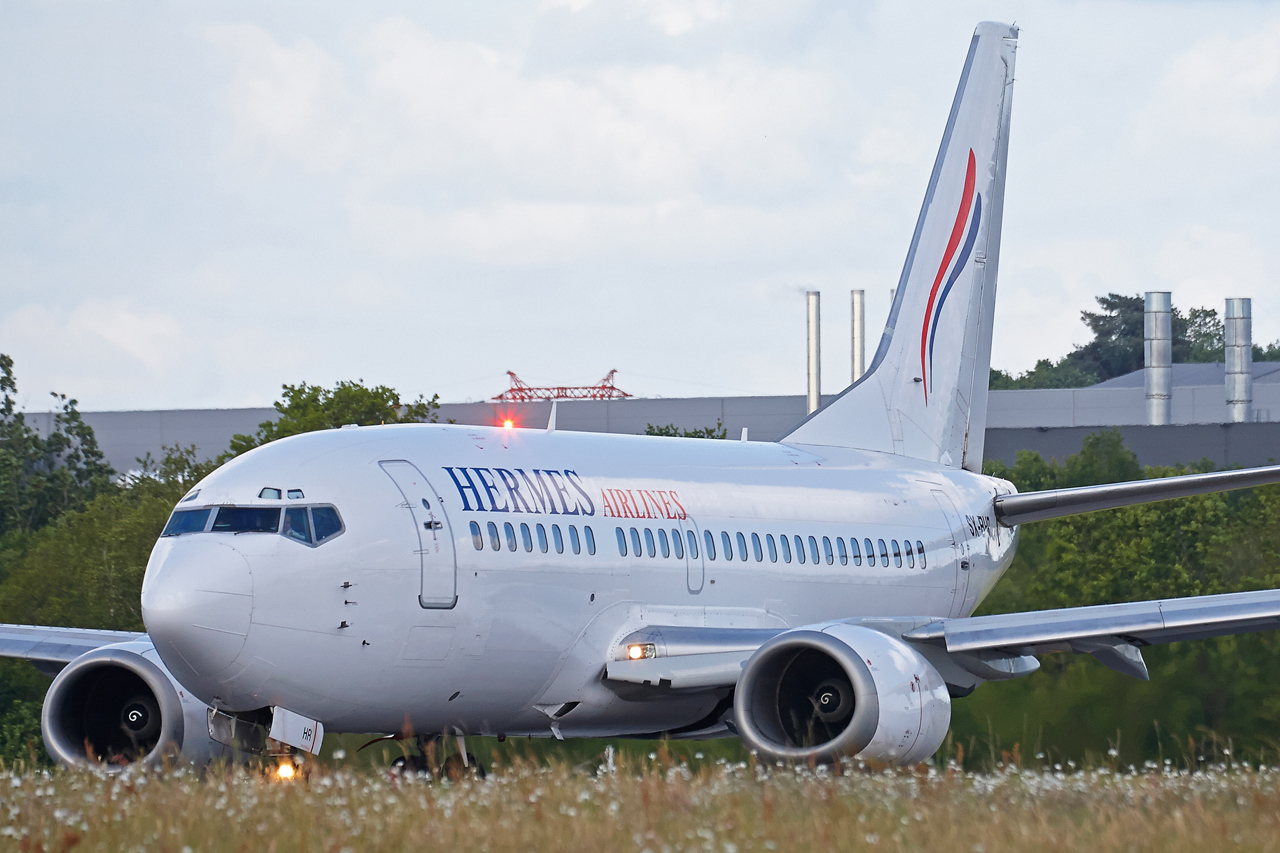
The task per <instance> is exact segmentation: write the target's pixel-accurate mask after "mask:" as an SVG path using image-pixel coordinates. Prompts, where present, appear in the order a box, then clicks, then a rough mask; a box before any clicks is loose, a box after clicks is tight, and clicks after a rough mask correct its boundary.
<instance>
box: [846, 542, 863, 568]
mask: <svg viewBox="0 0 1280 853" xmlns="http://www.w3.org/2000/svg"><path fill="white" fill-rule="evenodd" d="M849 557H850V559H852V560H853V564H854V565H855V566H861V565H862V551H860V550H858V537H856V536H850V537H849Z"/></svg>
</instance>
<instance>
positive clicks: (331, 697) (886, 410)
mask: <svg viewBox="0 0 1280 853" xmlns="http://www.w3.org/2000/svg"><path fill="white" fill-rule="evenodd" d="M1017 35H1018V31H1017V29H1016V28H1014V27H1011V26H1008V25H1005V24H995V23H984V24H981V25H979V26H978V28H977V30H976V31H975V32H974V35H973V39H972V41H971V43H970V45H969V51H968V56H967V57H966V59H965V63H964V71H963V73H962V74H961V77H960V85H959V88H958V90H957V91H956V96H955V101H954V103H953V105H952V108H951V113H950V116H949V117H948V119H947V125H946V131H945V133H944V135H943V138H942V146H941V148H940V150H939V152H938V157H937V161H936V163H935V165H934V168H933V173H932V176H931V177H930V180H929V186H928V190H927V192H926V194H925V199H924V206H923V208H922V209H921V212H920V217H919V220H918V222H917V224H916V229H915V234H914V236H913V238H912V240H911V245H910V249H909V251H908V253H907V260H906V265H905V267H904V268H903V272H902V276H901V279H900V280H899V283H898V288H897V294H896V297H895V300H894V303H893V307H892V311H891V313H890V315H889V321H888V324H887V327H886V329H885V331H884V335H883V338H882V339H881V342H880V346H879V349H878V351H877V352H876V355H875V358H874V360H873V362H872V364H871V367H870V369H869V370H868V372H867V374H866V375H865V376H864V377H863V378H862V379H861V380H859V381H858V382H857V383H855V384H854V385H852V386H851V387H849V388H848V389H846V390H845V391H844V393H842V394H841V395H840V396H839V397H837V398H836V399H834V400H833V401H831V402H830V403H828V404H827V405H826V406H825V407H823V408H822V409H821V410H819V411H818V412H816V413H815V414H813V415H811V416H810V417H809V418H808V419H807V420H805V421H804V422H802V423H801V424H799V425H798V426H797V427H796V428H795V429H794V430H792V432H791V433H790V434H788V435H787V436H786V437H785V438H783V439H782V440H781V441H779V442H768V443H766V442H731V441H705V440H694V439H675V438H655V437H645V436H623V435H597V434H587V433H566V432H557V431H555V430H554V429H553V428H552V427H553V426H554V425H552V427H549V428H548V429H547V430H545V431H544V430H529V429H510V428H488V427H471V426H444V425H428V424H404V425H389V426H377V427H361V428H344V429H338V430H330V431H324V432H313V433H309V434H306V435H299V436H294V437H292V438H286V439H283V440H280V441H276V442H272V443H270V444H267V445H265V446H263V447H260V448H258V449H256V450H253V451H251V452H249V453H246V454H244V455H243V456H241V457H239V458H237V459H235V460H233V461H231V462H229V463H227V464H226V465H224V466H222V467H221V468H219V469H218V470H217V471H215V472H213V473H212V474H210V475H209V476H208V477H206V478H205V479H204V480H202V481H201V482H200V483H199V484H197V486H196V487H195V488H193V489H192V490H191V492H190V493H189V494H188V495H186V496H185V497H184V498H183V499H182V500H181V502H180V503H179V504H178V505H177V507H176V509H175V510H174V512H173V515H172V517H171V518H170V520H169V522H168V525H167V527H166V528H165V530H164V533H163V535H162V536H161V537H160V539H159V541H157V542H156V545H155V549H154V551H153V552H152V555H151V560H150V563H149V564H148V566H147V571H146V577H145V580H144V581H143V587H142V612H143V617H144V620H145V623H146V626H147V633H146V634H124V633H118V632H107V631H83V630H71V629H58V628H38V627H31V626H14V625H9V626H0V654H2V655H6V656H10V657H18V658H27V659H30V660H32V661H33V662H35V663H36V665H37V666H39V667H40V668H41V669H42V670H43V671H45V672H48V673H50V674H53V673H56V678H54V680H53V684H52V685H51V687H50V689H49V692H48V696H47V698H46V700H45V706H44V711H43V719H42V723H43V734H44V740H45V745H46V747H47V749H48V751H49V753H50V755H51V756H52V757H53V758H54V759H56V760H57V761H59V762H61V763H64V764H69V765H71V764H79V763H84V762H107V763H122V762H123V763H127V762H130V761H141V762H146V763H149V764H153V763H157V762H160V761H161V760H163V759H164V758H165V757H166V756H169V757H173V756H174V755H175V754H176V756H177V757H179V758H181V759H182V760H186V761H192V762H197V763H198V762H204V761H208V760H209V759H211V758H214V757H219V756H222V757H227V758H236V757H242V756H244V755H246V754H247V753H249V752H252V751H254V750H260V749H262V748H263V747H264V745H265V744H266V742H267V737H268V735H269V736H270V737H271V738H274V739H275V740H276V741H278V742H281V743H284V744H287V745H289V746H291V747H293V748H296V749H300V750H306V751H310V752H316V751H318V749H319V746H320V742H321V740H322V739H323V735H324V732H326V731H327V732H385V733H391V734H396V733H405V732H417V733H447V734H448V735H450V736H456V737H458V738H460V739H461V738H464V737H465V736H467V735H497V736H502V735H533V736H543V737H557V738H560V737H578V736H583V737H586V736H590V737H643V736H652V735H659V734H663V735H668V736H670V737H681V738H709V737H722V736H727V735H730V734H736V735H737V736H738V737H740V738H741V739H742V740H743V742H744V743H745V744H746V746H747V747H748V748H749V749H751V750H753V751H755V752H757V753H758V754H760V755H761V756H763V757H767V758H769V759H771V760H784V761H831V760H835V759H837V758H839V757H842V756H859V757H862V758H870V759H878V760H881V761H885V762H891V763H898V764H910V763H914V762H919V761H922V760H924V759H927V758H928V757H929V756H930V755H931V754H932V753H933V752H934V751H935V750H936V749H937V748H938V746H939V745H940V744H941V743H942V741H943V739H944V738H945V736H946V733H947V729H948V725H949V722H950V714H951V700H952V698H953V697H960V696H964V695H967V694H968V693H969V692H971V691H972V690H973V689H974V688H975V687H977V686H979V685H981V684H982V683H984V682H986V681H1000V680H1004V679H1009V678H1015V677H1018V676H1022V675H1025V674H1027V673H1030V672H1032V671H1034V670H1035V669H1036V668H1037V667H1038V666H1039V661H1038V659H1037V655H1040V654H1044V653H1046V652H1061V651H1070V652H1083V653H1088V654H1091V655H1093V656H1094V657H1095V658H1096V659H1097V660H1099V661H1100V662H1102V663H1103V664H1104V665H1106V666H1108V667H1111V668H1112V669H1115V670H1118V671H1120V672H1124V673H1128V674H1130V675H1134V676H1137V677H1140V678H1146V677H1147V671H1146V667H1145V665H1144V663H1143V659H1142V652H1141V649H1142V647H1143V646H1145V645H1148V644H1152V643H1165V642H1171V641H1175V640H1186V639H1195V638H1201V637H1209V636H1217V635H1223V634H1232V633H1239V632H1245V631H1254V630H1261V629H1270V628H1275V627H1280V591H1274V590H1266V591H1261V592H1250V593H1240V594H1231V595H1217V596H1202V597H1196V598H1183V599H1172V600H1164V601H1146V602H1134V603H1126V604H1114V605H1104V606H1095V607H1079V608H1070V609H1065V610H1055V611H1047V612H1028V613H1012V614H1004V615H997V616H980V617H972V616H970V615H969V614H971V613H972V612H973V610H974V609H975V608H976V607H977V605H978V604H979V603H980V602H981V601H982V599H983V597H984V596H985V595H986V594H987V593H988V592H990V590H991V588H992V586H993V585H994V584H995V583H996V582H997V580H999V578H1000V576H1001V574H1002V573H1003V572H1004V571H1005V569H1006V568H1007V567H1008V566H1009V563H1010V561H1011V560H1012V558H1013V554H1014V549H1015V547H1016V545H1017V536H1018V525H1019V524H1022V523H1026V522H1032V521H1036V520H1040V519H1047V518H1054V517H1059V516H1064V515H1070V514H1073V513H1081V512H1090V511H1094V510H1098V509H1104V508H1108V507H1117V506H1123V505H1127V504H1134V503H1142V502H1146V501H1155V500H1164V499H1167V498H1172V497H1179V496H1185V495H1192V494H1200V493H1204V492H1210V491H1219V490H1225V489H1233V488H1243V487H1248V486H1255V485H1261V484H1265V483H1275V482H1280V467H1272V468H1261V469H1253V470H1245V471H1234V472H1226V473H1215V474H1204V475H1198V476H1188V477H1177V478H1169V479H1163V480H1146V481H1141V482H1135V483H1123V484H1116V485H1106V486H1098V487H1085V488H1078V489H1066V490H1057V491H1049V492H1039V493H1033V494H1022V495H1019V494H1015V490H1014V488H1013V486H1012V484H1010V483H1008V482H1006V481H1004V480H1000V479H996V478H992V477H987V476H983V475H982V473H981V463H982V445H983V433H984V427H985V419H986V409H987V376H988V368H989V364H990V351H991V327H992V317H993V313H994V307H995V292H996V266H997V261H998V258H999V247H1000V222H1001V209H1002V205H1003V199H1004V176H1005V162H1006V152H1007V149H1008V140H1009V117H1010V108H1011V98H1012V91H1013V66H1014V54H1015V50H1016V46H1017ZM460 756H461V757H462V758H463V760H465V761H469V759H468V758H467V756H466V749H465V744H464V745H462V747H461V753H460Z"/></svg>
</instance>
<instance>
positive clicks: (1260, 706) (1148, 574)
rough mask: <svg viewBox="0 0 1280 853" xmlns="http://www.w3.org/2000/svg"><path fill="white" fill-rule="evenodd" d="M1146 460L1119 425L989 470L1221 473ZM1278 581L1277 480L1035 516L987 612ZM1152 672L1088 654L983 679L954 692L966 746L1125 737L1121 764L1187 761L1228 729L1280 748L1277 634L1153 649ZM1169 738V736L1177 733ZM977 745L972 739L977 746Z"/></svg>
mask: <svg viewBox="0 0 1280 853" xmlns="http://www.w3.org/2000/svg"><path fill="white" fill-rule="evenodd" d="M1211 469H1212V465H1210V464H1209V463H1208V462H1207V461H1203V460H1202V461H1201V462H1200V463H1197V464H1195V465H1192V466H1189V467H1187V466H1183V467H1177V468H1148V469H1146V470H1145V471H1143V470H1141V469H1140V468H1139V467H1138V463H1137V459H1136V457H1134V456H1133V454H1132V453H1130V452H1129V451H1128V449H1127V448H1125V447H1124V446H1123V443H1122V442H1121V440H1120V435H1119V432H1118V431H1115V430H1111V431H1107V432H1104V433H1100V434H1098V435H1094V436H1090V438H1089V439H1088V440H1087V441H1086V442H1085V444H1084V446H1083V447H1082V449H1081V452H1080V453H1079V454H1075V455H1073V456H1071V457H1068V458H1067V459H1066V460H1065V461H1063V462H1058V461H1056V460H1050V461H1046V460H1044V459H1043V458H1041V457H1040V456H1039V455H1038V454H1034V453H1021V454H1019V455H1018V459H1017V462H1016V463H1015V464H1014V465H1012V466H1007V465H1003V464H1001V463H999V462H995V463H988V466H987V470H988V472H989V473H992V474H996V475H998V476H1002V477H1005V478H1007V479H1010V480H1012V481H1013V482H1014V483H1015V484H1016V485H1017V486H1018V488H1019V489H1020V490H1023V491H1029V490H1037V489H1045V488H1065V487H1071V486H1078V485H1087V484H1089V483H1101V482H1114V481H1119V480H1131V479H1138V478H1140V477H1142V476H1147V477H1161V476H1171V475H1175V474H1185V473H1193V472H1196V471H1203V470H1211ZM1277 585H1280V489H1277V488H1276V487H1267V488H1263V489H1254V490H1243V491H1237V492H1226V493H1220V494H1213V495H1200V496H1196V497H1191V498H1182V499H1179V500H1173V501H1164V502H1160V503H1154V504H1145V505H1141V506H1135V507H1127V508H1123V509H1118V510H1107V511H1103V512H1097V513H1089V514H1085V515H1079V516H1071V517H1068V518H1061V519H1054V520H1052V521H1044V522H1035V523H1032V524H1025V525H1022V527H1021V528H1020V530H1019V546H1018V552H1017V555H1016V557H1015V558H1014V560H1013V563H1012V565H1011V566H1010V568H1009V571H1008V573H1007V574H1006V576H1005V578H1004V579H1002V580H1001V581H1000V583H999V584H997V586H996V588H995V590H994V591H993V593H992V594H991V596H990V597H989V598H988V599H987V600H986V601H985V602H984V603H983V605H982V607H981V609H980V611H979V613H980V614H981V613H999V612H1008V611H1013V610H1041V609H1048V608H1055V607H1075V606H1080V605H1089V604H1106V603H1112V602H1120V601H1134V600H1145V599H1153V598H1164V597H1171V596H1182V595H1201V594H1212V593H1218V592H1231V591H1237V590H1245V589H1264V588H1274V587H1276V586H1277ZM1143 654H1144V656H1145V658H1146V660H1147V666H1148V669H1149V670H1150V672H1151V681H1150V682H1142V681H1138V680H1135V679H1132V678H1129V677H1127V676H1122V675H1119V674H1117V673H1114V672H1112V671H1110V670H1108V669H1106V668H1104V667H1103V666H1102V665H1101V664H1099V663H1098V662H1097V661H1094V660H1092V659H1091V658H1089V657H1088V656H1087V655H1071V654H1062V655H1054V654H1049V655H1044V656H1042V657H1041V669H1040V670H1039V671H1038V672H1036V673H1034V674H1033V675H1031V676H1029V677H1027V678H1023V679H1018V680H1016V681H1013V682H1009V683H1005V684H991V685H987V686H984V687H982V688H981V689H980V690H978V691H977V692H976V693H974V694H973V695H972V696H970V697H968V698H966V699H963V700H960V701H957V702H956V703H955V705H954V708H953V717H952V732H953V735H954V737H955V738H956V739H958V740H959V741H960V742H962V743H966V744H969V743H979V744H985V743H992V744H993V746H996V747H997V748H998V747H1003V748H1008V747H1011V746H1012V745H1013V744H1014V743H1015V742H1017V743H1020V744H1021V745H1022V750H1023V754H1027V753H1030V752H1032V751H1033V750H1037V749H1044V750H1047V751H1048V752H1049V753H1050V754H1052V755H1055V756H1061V757H1073V758H1081V757H1084V756H1086V755H1087V754H1088V753H1090V752H1093V753H1094V754H1095V755H1100V754H1101V753H1102V751H1103V750H1104V749H1106V747H1107V744H1108V743H1109V742H1112V743H1114V742H1115V741H1116V740H1117V738H1118V739H1119V742H1120V743H1119V746H1118V749H1119V750H1120V753H1121V755H1122V757H1123V758H1124V760H1126V761H1140V760H1142V759H1145V758H1155V757H1157V756H1159V755H1161V754H1162V753H1163V754H1165V755H1172V756H1173V757H1174V758H1176V759H1179V760H1180V761H1181V760H1183V759H1184V757H1185V756H1184V754H1185V753H1187V752H1188V750H1189V749H1190V748H1189V747H1188V746H1187V737H1188V736H1192V737H1194V738H1196V739H1197V740H1203V739H1204V738H1206V737H1212V736H1215V735H1221V736H1223V737H1231V738H1233V739H1234V740H1235V742H1236V744H1237V746H1238V747H1239V748H1241V749H1244V750H1246V751H1248V750H1252V751H1253V754H1255V755H1256V754H1258V750H1262V749H1274V743H1273V741H1272V738H1273V735H1272V732H1274V730H1275V727H1276V725H1277V724H1280V691H1277V690H1276V688H1275V686H1274V685H1276V684H1277V683H1280V635H1277V634H1276V633H1275V632H1263V633H1259V634H1256V635H1247V636H1238V637H1223V638H1216V639H1209V640H1201V641H1193V642H1184V643H1175V644H1171V645H1168V646H1153V647H1149V648H1147V649H1144V650H1143ZM1171 735H1172V736H1171ZM966 748H968V747H966Z"/></svg>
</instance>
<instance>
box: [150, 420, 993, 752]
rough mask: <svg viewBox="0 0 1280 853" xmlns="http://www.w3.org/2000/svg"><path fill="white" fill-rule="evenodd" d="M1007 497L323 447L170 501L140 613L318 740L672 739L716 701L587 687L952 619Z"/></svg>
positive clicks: (451, 448) (679, 449) (279, 452)
mask: <svg viewBox="0 0 1280 853" xmlns="http://www.w3.org/2000/svg"><path fill="white" fill-rule="evenodd" d="M997 491H1003V492H1008V491H1012V487H1011V486H1010V485H1009V484H1008V483H1006V482H1005V481H1002V480H996V479H993V478H990V477H985V476H982V475H977V474H973V473H970V472H967V471H963V470H957V469H955V468H949V467H945V466H941V465H934V464H931V463H926V462H920V461H919V460H913V459H908V458H905V457H900V456H894V455H890V454H884V453H872V452H864V451H858V450H850V449H845V448H834V447H796V446H790V445H785V444H777V443H764V442H732V441H706V440H699V439H672V438H654V437H646V436H618V435H592V434H584V433H560V432H550V433H548V432H545V431H542V430H524V429H501V428H488V427H464V426H443V425H440V426H436V425H391V426H383V427H365V428H358V429H351V428H348V429H341V430H330V431H325V432H319V433H310V434H306V435H301V436H296V437H293V438H289V439H285V440H282V441H279V442H275V443H272V444H269V445H266V446H264V447H262V448H259V449H257V450H254V451H252V452H251V453H248V454H246V455H245V456H243V457H241V458H239V459H236V460H234V461H233V462H231V463H229V464H228V465H226V466H224V467H223V468H221V469H219V470H218V471H216V472H214V473H213V474H211V475H210V476H209V477H208V478H206V479H205V480H204V481H203V482H202V483H201V484H200V486H199V492H198V493H197V494H195V496H194V498H191V499H188V500H184V502H183V503H180V504H179V506H178V508H177V509H178V511H192V510H201V509H206V508H207V509H210V515H209V517H208V521H207V522H206V523H205V525H204V529H203V530H201V531H199V532H191V533H183V534H181V535H172V536H165V537H162V538H161V539H160V540H159V541H158V542H157V544H156V546H155V550H154V552H153V554H152V557H151V561H150V563H149V565H148V568H147V573H146V578H145V581H144V585H143V593H142V604H143V613H144V618H145V620H146V623H147V627H148V630H149V633H150V635H151V638H152V640H153V641H154V642H155V645H156V648H157V650H158V651H159V652H160V654H161V656H162V658H163V659H164V661H165V663H166V665H167V666H168V667H169V669H170V670H171V671H172V672H173V673H174V675H175V676H176V677H177V678H178V679H179V680H180V681H181V682H182V684H183V685H184V686H186V687H187V688H188V689H190V690H191V691H192V692H193V693H194V694H195V695H196V696H198V697H199V698H200V699H202V700H203V701H205V702H207V703H209V704H210V705H213V706H215V707H219V708H223V709H226V710H231V711H247V710H251V709H255V708H260V707H264V706H268V705H273V706H281V707H285V708H289V709H290V710H292V711H295V712H297V713H299V714H303V715H306V716H308V717H311V718H314V719H317V720H321V721H322V722H323V723H324V724H325V726H326V728H327V730H329V731H387V732H400V731H403V730H405V729H406V728H411V729H412V730H413V731H416V732H432V731H442V730H446V729H448V730H451V731H452V730H455V729H456V730H458V731H462V732H467V733H484V734H499V733H505V734H512V735H514V734H526V733H528V734H535V735H546V734H548V733H549V732H550V731H552V728H551V727H552V726H553V725H554V726H555V730H556V731H558V732H559V733H562V734H564V735H566V736H568V735H575V736H591V735H617V734H624V733H649V732H657V731H669V730H673V729H681V728H685V727H689V726H694V725H695V724H697V723H698V721H700V720H704V719H705V718H707V717H708V715H709V714H711V713H712V712H713V711H714V710H715V709H716V706H717V704H718V703H720V702H722V701H723V700H724V695H725V694H727V691H723V692H722V693H720V694H716V693H714V692H712V693H708V692H707V691H701V692H697V693H688V694H682V693H680V692H679V691H665V692H664V691H659V690H647V691H646V690H636V689H625V686H618V685H611V684H608V683H606V682H604V681H602V678H601V676H602V673H603V667H604V664H605V663H606V662H607V661H609V660H612V659H614V657H615V655H616V653H617V645H618V643H619V641H620V640H621V639H622V638H623V637H625V636H626V635H627V634H629V633H630V632H632V631H634V630H636V629H638V628H641V627H644V626H651V625H690V626H705V627H733V628H775V629H781V628H786V627H794V626H799V625H807V624H812V623H816V622H821V621H823V620H827V619H848V618H856V617H877V616H884V617H891V616H904V615H910V616H912V617H921V616H936V617H946V616H958V615H968V614H969V613H971V612H972V610H973V609H974V608H975V607H976V606H977V603H978V602H979V601H980V600H981V599H982V597H983V596H985V595H986V593H987V592H988V591H989V590H990V589H991V587H992V586H993V585H994V583H995V582H996V580H997V579H998V578H999V577H1000V575H1001V574H1002V573H1003V572H1004V570H1005V569H1006V568H1007V567H1008V565H1009V562H1010V561H1011V559H1012V557H1013V553H1014V548H1015V545H1016V531H1011V530H1009V529H1007V528H1001V527H1000V526H999V525H998V524H997V523H996V522H995V519H994V518H993V517H992V500H993V497H994V495H995V494H996V493H997ZM277 494H278V495H280V497H279V498H276V497H275V495H277ZM290 494H292V495H293V497H289V495H290ZM261 495H265V496H266V497H260V496H261ZM321 506H323V507H333V508H335V509H336V510H337V512H338V514H339V515H340V517H341V524H342V528H341V532H340V533H337V534H336V535H331V536H329V538H327V539H325V540H324V541H322V542H320V543H319V544H314V543H313V542H312V541H305V542H304V541H300V540H301V539H302V538H303V535H302V533H301V532H298V530H299V524H298V523H295V524H294V525H293V528H292V529H293V530H294V531H295V535H292V536H291V535H289V534H288V533H286V532H284V531H283V528H284V526H285V525H286V524H287V521H288V518H294V519H302V518H303V517H304V515H302V514H298V513H296V512H295V514H294V515H293V516H287V513H286V518H285V520H282V521H281V522H280V525H281V527H280V528H277V532H252V531H241V532H217V531H216V530H213V529H211V528H212V527H213V526H214V519H215V518H216V517H217V514H218V512H219V509H220V508H222V507H236V508H246V507H247V508H265V509H279V510H281V511H282V512H285V511H287V510H290V509H293V510H295V511H296V510H297V509H298V508H302V507H312V508H315V507H321ZM266 516H270V513H267V514H266ZM313 518H314V519H315V521H314V522H311V523H312V524H314V526H316V527H317V528H318V527H319V526H320V524H321V521H320V516H319V515H318V514H317V515H314V516H313ZM224 526H225V525H224ZM619 531H621V532H620V533H619ZM326 532H331V531H326ZM306 534H307V535H308V536H310V538H311V539H312V540H314V539H315V538H316V534H315V532H313V531H311V530H310V529H308V530H307V531H306ZM620 539H621V540H622V541H621V542H620V541H619V540H620ZM677 539H679V544H678V545H677V544H676V540H677ZM784 542H785V544H784ZM637 546H638V549H637ZM726 546H727V549H726ZM921 546H923V549H922V548H921ZM855 549H856V550H855ZM868 549H869V550H870V551H871V552H872V556H871V558H870V559H869V557H868V553H867V552H868ZM624 550H625V554H624V553H623V551H624ZM922 550H923V553H921V551H922ZM815 555H816V557H817V559H816V560H815V559H814V557H815ZM566 709H568V710H566Z"/></svg>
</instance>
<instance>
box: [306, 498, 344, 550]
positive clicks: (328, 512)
mask: <svg viewBox="0 0 1280 853" xmlns="http://www.w3.org/2000/svg"><path fill="white" fill-rule="evenodd" d="M311 520H312V521H313V522H314V523H315V528H316V544H317V545H318V544H320V543H321V542H323V541H325V540H326V539H330V538H332V537H334V536H337V535H338V534H339V533H341V532H342V519H341V518H339V517H338V511H337V510H336V509H334V508H333V507H331V506H313V507H312V508H311Z"/></svg>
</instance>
